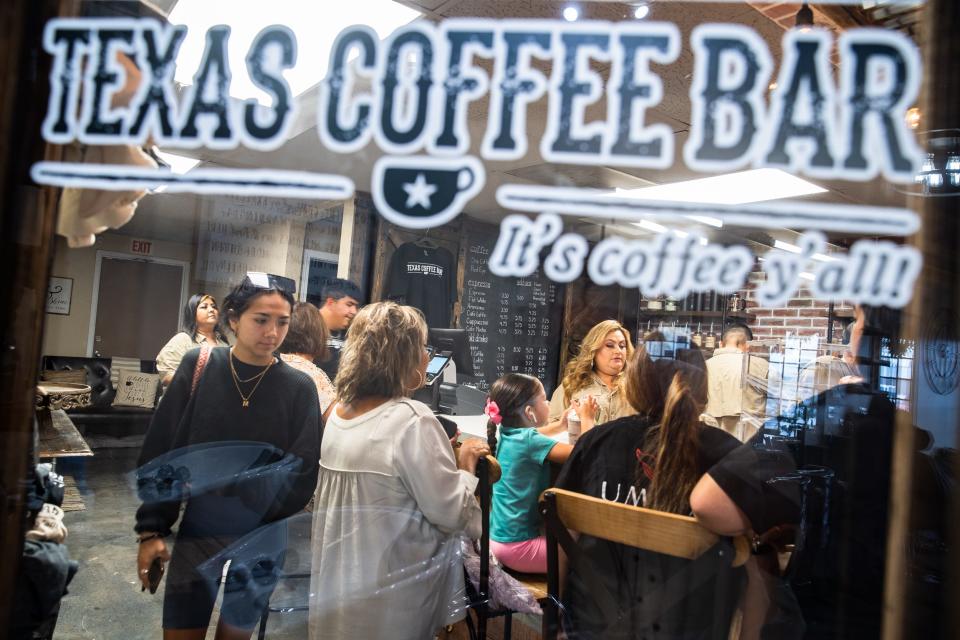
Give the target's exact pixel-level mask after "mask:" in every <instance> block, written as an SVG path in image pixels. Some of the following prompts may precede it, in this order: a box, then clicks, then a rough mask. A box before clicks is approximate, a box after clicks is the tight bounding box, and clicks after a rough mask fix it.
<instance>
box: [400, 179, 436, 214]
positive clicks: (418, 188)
mask: <svg viewBox="0 0 960 640" xmlns="http://www.w3.org/2000/svg"><path fill="white" fill-rule="evenodd" d="M403 190H404V191H406V192H407V209H412V208H413V207H415V206H417V205H419V206H421V207H423V208H424V209H426V210H427V211H429V210H430V196H432V195H433V194H434V193H436V192H437V187H436V185H432V184H427V178H426V176H424V175H423V174H422V173H418V174H417V179H416V180H414V181H413V182H408V183H406V184H404V185H403Z"/></svg>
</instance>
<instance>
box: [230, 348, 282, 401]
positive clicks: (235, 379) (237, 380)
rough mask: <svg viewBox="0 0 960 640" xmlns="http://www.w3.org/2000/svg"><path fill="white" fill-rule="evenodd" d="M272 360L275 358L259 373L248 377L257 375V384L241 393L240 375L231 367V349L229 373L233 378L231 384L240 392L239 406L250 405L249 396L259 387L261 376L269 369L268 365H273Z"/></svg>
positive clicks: (231, 353) (261, 380)
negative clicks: (248, 391)
mask: <svg viewBox="0 0 960 640" xmlns="http://www.w3.org/2000/svg"><path fill="white" fill-rule="evenodd" d="M274 362H275V360H271V361H270V364H268V365H267V366H266V368H265V369H264V370H263V371H261V372H260V373H259V374H257V375H256V376H254V377H253V378H250V380H253V379H255V378H257V377H259V378H260V379H259V380H257V384H255V385H253V389H251V390H250V393H248V394H247V395H243V391H241V390H240V376H238V375H237V370H236V369H234V368H233V351H232V350H231V352H230V373H231V377H232V378H233V385H234V386H235V387H236V388H237V393H239V394H240V399H241V400H242V401H243V402H242V404H241V405H240V406H241V407H243V408H244V409H246V408H247V407H249V406H250V398H251V397H253V394H254V392H255V391H256V390H257V387H259V386H260V383H261V382H263V377H264V376H265V375H266V373H267V371H269V370H270V367H272V366H273V363H274Z"/></svg>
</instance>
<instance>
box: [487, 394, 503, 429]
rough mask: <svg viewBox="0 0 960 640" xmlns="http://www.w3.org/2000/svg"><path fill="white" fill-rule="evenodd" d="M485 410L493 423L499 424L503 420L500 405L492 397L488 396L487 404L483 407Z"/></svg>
mask: <svg viewBox="0 0 960 640" xmlns="http://www.w3.org/2000/svg"><path fill="white" fill-rule="evenodd" d="M483 412H484V413H485V414H486V415H487V417H488V418H490V422H492V423H493V424H495V425H499V424H500V423H501V422H503V418H502V417H500V407H498V406H497V403H496V402H494V401H493V400H491V399H490V398H487V406H485V407H484V408H483Z"/></svg>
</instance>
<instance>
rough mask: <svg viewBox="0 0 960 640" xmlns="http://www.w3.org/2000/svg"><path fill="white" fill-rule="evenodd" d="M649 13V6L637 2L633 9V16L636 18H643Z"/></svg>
mask: <svg viewBox="0 0 960 640" xmlns="http://www.w3.org/2000/svg"><path fill="white" fill-rule="evenodd" d="M648 15H650V7H649V6H647V5H645V4H638V5H637V6H636V8H635V9H634V10H633V17H634V18H636V19H637V20H643V19H644V18H646V17H647V16H648Z"/></svg>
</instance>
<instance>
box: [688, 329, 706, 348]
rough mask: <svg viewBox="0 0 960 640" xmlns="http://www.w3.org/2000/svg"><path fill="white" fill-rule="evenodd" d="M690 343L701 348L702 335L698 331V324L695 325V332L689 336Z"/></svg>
mask: <svg viewBox="0 0 960 640" xmlns="http://www.w3.org/2000/svg"><path fill="white" fill-rule="evenodd" d="M690 342H691V343H692V344H694V345H696V346H697V347H702V346H703V333H702V332H701V331H700V324H699V323H698V324H697V330H696V331H694V332H693V333H692V334H691V335H690Z"/></svg>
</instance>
